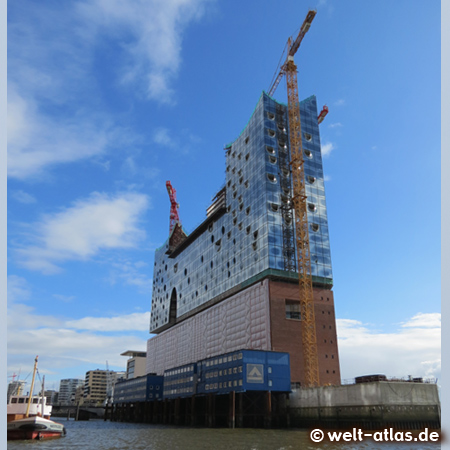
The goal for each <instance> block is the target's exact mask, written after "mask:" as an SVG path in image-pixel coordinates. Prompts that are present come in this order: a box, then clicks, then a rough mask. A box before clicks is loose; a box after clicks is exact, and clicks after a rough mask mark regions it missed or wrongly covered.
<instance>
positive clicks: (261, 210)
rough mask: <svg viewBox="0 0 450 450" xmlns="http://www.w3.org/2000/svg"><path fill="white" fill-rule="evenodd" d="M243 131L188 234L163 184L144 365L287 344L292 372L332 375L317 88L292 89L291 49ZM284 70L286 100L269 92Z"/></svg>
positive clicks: (309, 379) (315, 380) (300, 379)
mask: <svg viewBox="0 0 450 450" xmlns="http://www.w3.org/2000/svg"><path fill="white" fill-rule="evenodd" d="M314 16H315V11H309V13H308V15H307V17H306V19H305V21H304V22H303V25H302V27H301V28H300V32H299V34H298V36H297V38H296V39H295V41H292V40H291V39H289V41H288V45H287V55H286V61H285V63H284V64H283V65H281V66H280V68H279V70H278V69H277V72H276V77H275V81H274V82H273V83H272V85H271V87H270V89H269V91H268V93H266V92H263V93H262V95H261V96H260V99H259V101H258V103H257V105H256V108H255V110H254V111H253V114H252V116H251V117H250V120H249V121H248V123H247V126H246V127H245V128H244V130H243V131H242V133H241V135H240V136H239V137H238V138H237V139H236V140H235V141H233V142H232V143H231V144H228V145H226V146H225V149H224V150H225V184H224V185H223V187H222V188H221V189H220V190H219V191H218V192H217V193H216V195H215V196H214V197H213V199H212V204H211V206H210V207H209V208H207V211H206V218H205V220H204V221H203V222H202V223H201V224H200V225H199V226H198V227H197V228H196V229H195V230H194V231H193V232H191V233H190V234H189V235H188V234H187V233H186V232H185V231H184V229H183V227H182V225H181V221H180V218H179V216H178V204H177V200H176V192H175V190H174V188H173V187H172V185H171V183H170V182H167V190H168V193H169V198H170V202H171V210H170V234H169V237H168V239H167V241H166V242H165V243H164V245H163V246H162V247H161V248H159V249H158V250H157V251H156V253H155V263H154V272H153V295H152V307H151V318H150V332H151V333H155V334H157V336H155V337H153V338H151V339H149V340H148V343H147V373H156V374H159V375H162V374H163V373H164V371H165V370H168V369H170V368H174V367H178V366H181V365H185V364H190V363H193V362H196V361H200V360H203V359H205V358H209V357H214V356H218V355H221V354H224V353H228V352H232V351H237V350H242V349H248V350H266V351H276V352H287V353H289V355H290V367H291V372H290V374H291V382H292V383H294V384H296V385H307V386H317V385H330V384H331V385H336V384H340V373H339V356H338V349H337V338H336V321H335V313H334V300H333V292H332V287H333V279H332V268H331V254H330V240H329V233H328V219H327V209H326V201H325V187H324V176H323V167H322V154H321V145H320V133H319V123H320V122H321V121H322V120H323V117H324V115H325V114H326V112H327V111H328V110H327V109H326V107H325V108H324V110H322V112H321V113H320V114H319V113H318V109H317V102H316V98H315V96H311V97H309V98H307V99H306V100H303V101H302V102H299V99H298V88H297V75H296V73H297V68H296V66H295V64H294V61H293V56H294V54H295V52H296V51H297V49H298V47H299V45H300V43H301V41H302V39H303V37H304V35H305V33H306V32H307V31H308V30H309V27H310V25H311V22H312V20H313V19H314ZM283 75H286V80H287V92H288V104H287V105H286V104H283V103H280V102H278V101H276V100H275V99H274V98H273V93H274V91H275V89H276V87H277V85H278V83H279V82H280V80H281V78H282V77H283Z"/></svg>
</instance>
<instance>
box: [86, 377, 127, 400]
mask: <svg viewBox="0 0 450 450" xmlns="http://www.w3.org/2000/svg"><path fill="white" fill-rule="evenodd" d="M125 376H126V375H125V372H114V371H112V370H100V369H97V370H89V371H88V372H86V378H85V381H84V393H83V404H91V405H98V404H101V403H103V402H104V401H105V400H106V399H107V397H112V395H113V386H114V384H115V383H116V382H117V381H118V380H119V379H122V378H125Z"/></svg>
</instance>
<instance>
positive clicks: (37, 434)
mask: <svg viewBox="0 0 450 450" xmlns="http://www.w3.org/2000/svg"><path fill="white" fill-rule="evenodd" d="M37 362H38V356H36V359H35V360H34V369H33V378H32V381H31V388H30V394H29V395H28V396H26V395H12V396H11V397H10V399H9V400H8V404H7V410H6V411H7V440H19V439H20V440H22V439H38V440H40V439H48V438H59V437H61V436H65V435H66V429H65V427H64V425H62V424H60V423H58V422H54V421H53V420H50V416H51V413H52V406H51V405H47V399H46V397H45V395H44V392H45V391H44V380H45V377H44V379H43V382H42V390H41V392H42V395H41V396H34V395H32V393H33V388H34V380H35V376H36V371H37Z"/></svg>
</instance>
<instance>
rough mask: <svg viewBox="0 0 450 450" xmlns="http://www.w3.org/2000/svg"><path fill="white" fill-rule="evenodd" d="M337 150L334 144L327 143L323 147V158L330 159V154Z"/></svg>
mask: <svg viewBox="0 0 450 450" xmlns="http://www.w3.org/2000/svg"><path fill="white" fill-rule="evenodd" d="M334 149H335V147H334V144H332V143H331V142H327V143H325V144H323V145H322V146H321V152H322V156H324V157H328V156H330V153H331V152H332V151H333V150H334Z"/></svg>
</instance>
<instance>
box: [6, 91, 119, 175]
mask: <svg viewBox="0 0 450 450" xmlns="http://www.w3.org/2000/svg"><path fill="white" fill-rule="evenodd" d="M101 122H102V121H101V120H96V118H95V117H92V116H91V115H89V114H85V115H82V116H73V117H71V118H64V119H61V118H59V117H57V116H52V117H51V116H48V115H45V114H41V113H40V112H39V111H38V108H37V106H36V103H35V102H34V100H33V99H31V98H28V99H25V98H24V97H23V96H20V95H19V94H18V93H17V92H16V89H15V88H14V87H12V86H10V87H9V91H8V176H9V177H12V178H18V179H25V178H29V177H31V176H36V175H40V174H42V172H43V171H44V169H46V168H47V167H49V166H53V165H55V164H61V163H70V162H74V161H78V160H81V159H85V158H90V157H92V156H96V155H100V154H102V153H104V152H105V150H106V148H107V147H108V146H110V145H113V143H115V142H116V139H117V131H113V130H111V129H109V128H108V126H107V125H105V124H103V123H101Z"/></svg>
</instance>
